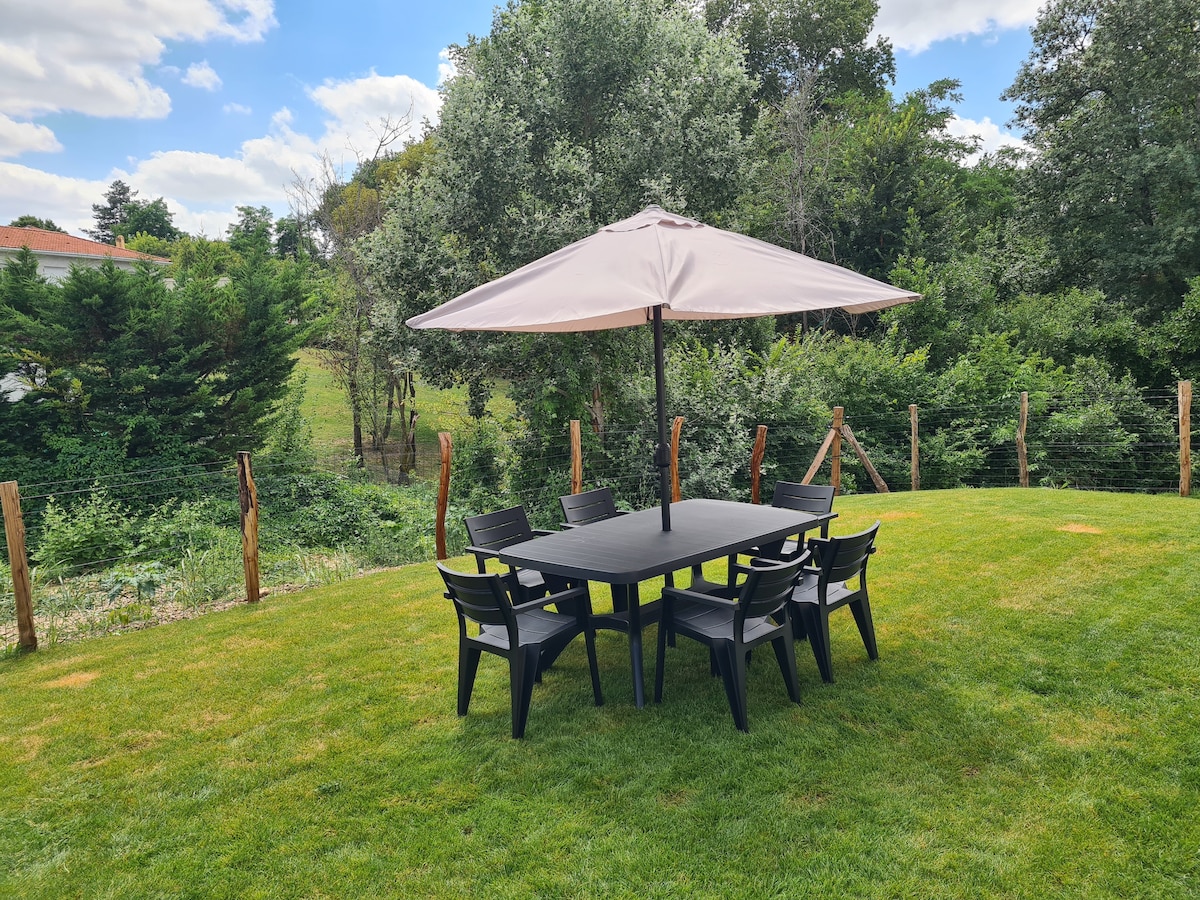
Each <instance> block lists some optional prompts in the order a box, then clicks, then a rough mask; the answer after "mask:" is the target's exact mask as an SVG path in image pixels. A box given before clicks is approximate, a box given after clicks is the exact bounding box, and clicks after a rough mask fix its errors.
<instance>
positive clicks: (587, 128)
mask: <svg viewBox="0 0 1200 900" xmlns="http://www.w3.org/2000/svg"><path fill="white" fill-rule="evenodd" d="M452 53H453V56H454V59H455V62H456V65H457V68H458V73H459V74H458V76H457V77H456V78H454V79H453V80H452V81H450V82H449V83H448V84H447V86H446V88H445V89H444V100H445V102H444V104H443V106H442V110H441V118H440V123H439V125H438V126H437V128H436V130H435V131H434V132H433V141H434V149H433V152H432V153H431V154H429V155H428V157H423V158H422V165H421V167H420V170H419V173H418V174H417V175H416V176H415V177H413V176H412V174H411V173H407V176H408V180H407V181H406V182H405V184H406V187H404V188H397V189H396V190H394V191H393V193H392V213H391V214H390V215H389V216H388V217H387V218H386V219H385V221H384V224H383V227H382V228H381V229H380V230H379V231H378V232H376V234H375V235H374V236H372V238H371V239H370V240H369V241H367V242H366V246H365V248H364V255H365V258H366V259H367V261H368V265H369V267H370V270H371V272H372V276H373V278H374V279H375V281H376V283H377V284H379V285H380V286H381V287H382V288H383V290H384V291H385V292H386V293H385V296H386V298H387V302H388V304H389V305H390V306H391V307H392V310H393V311H392V312H391V313H390V319H391V320H392V321H396V322H400V321H403V319H404V318H405V317H406V316H407V315H411V314H414V313H416V312H420V311H422V310H423V309H428V308H430V307H431V306H434V305H436V303H437V302H440V301H441V300H445V299H449V298H450V297H451V296H453V295H454V293H457V292H459V291H460V290H465V289H467V288H470V287H473V286H474V285H476V284H479V283H482V282H484V281H487V280H489V279H491V278H493V277H495V276H497V275H501V274H504V273H505V272H508V271H511V270H512V269H514V268H516V267H518V266H520V265H523V264H524V263H527V262H529V261H531V260H533V259H536V258H537V257H539V256H542V255H544V254H546V253H548V252H551V251H553V250H556V249H558V248H559V247H562V246H563V245H565V244H567V243H570V242H571V241H573V240H577V239H579V238H581V237H583V236H585V235H587V234H590V233H592V232H594V231H595V230H596V229H597V228H598V227H600V226H601V225H602V224H604V223H606V222H609V221H612V220H614V219H619V218H621V217H624V216H628V215H631V214H633V213H634V212H637V211H638V210H640V209H641V208H643V207H645V206H646V205H648V204H650V203H658V204H660V205H662V206H664V207H667V208H669V209H672V210H675V211H679V212H683V213H685V214H687V215H691V216H694V217H697V218H700V219H704V220H707V221H710V222H717V221H721V220H722V216H724V215H726V214H727V213H728V210H729V209H730V208H731V206H732V204H733V201H734V200H735V198H736V197H737V196H738V193H739V192H740V191H741V189H742V187H743V185H744V183H745V181H744V179H745V177H746V173H747V163H748V153H749V145H748V141H747V140H746V139H745V138H744V137H743V135H742V133H741V116H742V111H743V109H744V108H745V104H746V103H747V101H748V100H749V98H750V96H751V93H752V91H753V82H752V81H751V80H750V79H749V78H748V77H747V75H746V73H745V70H744V68H743V66H742V54H741V51H740V49H739V48H738V46H737V44H736V42H735V41H734V40H733V39H732V38H731V37H728V36H724V35H714V34H712V33H710V32H709V31H708V29H707V28H706V27H705V25H704V23H703V22H702V21H700V20H699V19H698V18H696V17H695V16H693V15H691V14H690V13H689V12H688V11H687V10H686V9H684V8H683V6H682V5H679V4H671V3H662V2H659V0H631V2H628V0H545V2H526V3H520V4H517V3H510V4H509V6H508V7H506V8H504V9H501V10H499V11H498V12H497V13H496V16H495V19H494V21H493V26H492V30H491V32H490V34H488V35H487V36H486V37H483V38H478V39H473V40H471V41H470V42H469V43H468V44H467V45H466V46H463V47H457V48H454V49H453V50H452ZM396 248H402V250H401V251H400V252H398V251H397V250H396ZM404 260H417V261H419V262H420V264H419V265H418V267H417V268H416V269H415V270H412V271H408V272H406V271H403V269H402V268H401V265H402V261H404ZM414 271H415V272H419V273H422V276H423V277H422V279H421V280H419V281H416V280H414V278H413V277H412V276H413V272H414ZM397 336H398V338H399V339H400V340H403V341H405V342H407V343H408V345H411V344H412V343H413V342H414V339H412V338H410V337H409V336H407V335H404V334H403V333H402V332H401V331H400V330H399V329H398V330H397ZM418 340H419V339H418ZM432 340H436V339H432ZM646 341H647V336H646V335H644V334H641V333H637V332H632V333H627V334H622V335H620V336H618V337H614V336H612V335H603V334H598V335H594V336H587V337H578V338H573V339H570V340H568V341H564V340H562V339H548V338H544V337H541V336H529V337H516V338H512V339H511V340H510V339H499V340H496V341H489V340H488V339H486V338H481V337H480V336H476V335H463V336H461V337H457V338H454V339H452V340H448V341H446V342H441V343H439V344H438V348H439V352H437V353H436V354H435V353H427V354H425V355H423V358H422V374H430V370H431V369H434V370H440V371H442V372H447V371H450V370H454V371H457V372H458V373H459V374H464V375H466V376H467V377H468V378H470V379H471V380H473V381H475V382H476V390H475V392H474V396H475V397H476V398H477V400H478V398H480V397H481V396H485V393H484V392H483V391H482V390H481V389H480V383H479V380H480V379H481V378H486V377H488V376H497V377H501V376H502V377H512V378H515V379H518V380H521V381H526V382H528V385H517V386H516V387H515V388H514V390H515V392H516V393H518V394H520V395H521V396H522V397H524V398H526V399H527V405H526V409H527V410H531V411H533V412H538V414H539V415H540V414H542V413H547V415H548V416H549V417H550V418H551V419H557V418H559V417H562V418H570V417H572V416H575V417H578V416H580V415H585V416H586V415H588V414H590V415H591V417H592V419H593V423H594V424H596V425H597V427H602V426H603V423H605V422H609V421H612V420H613V418H614V416H618V417H619V414H618V413H617V412H616V408H617V407H618V406H619V404H620V402H621V400H620V398H622V397H626V396H628V395H629V394H630V393H633V391H632V390H631V385H630V379H629V377H628V372H629V371H630V369H631V368H636V364H637V362H638V361H639V360H640V358H641V356H642V355H644V354H645V353H646V351H647V350H648V344H647V343H646ZM489 346H491V347H493V348H494V350H492V351H489V350H488V349H487V348H488V347H489ZM630 348H632V350H631V349H630ZM615 354H619V355H615ZM630 354H632V356H633V358H630ZM482 358H487V359H488V360H490V363H489V364H487V365H484V364H481V363H480V359H482ZM617 360H619V362H615V361H617ZM641 399H644V398H641ZM631 402H632V401H631ZM638 402H640V399H639V400H638ZM481 406H482V404H481V403H478V402H477V404H476V409H480V408H481ZM539 411H540V412H539ZM547 411H549V412H547ZM581 411H587V412H581Z"/></svg>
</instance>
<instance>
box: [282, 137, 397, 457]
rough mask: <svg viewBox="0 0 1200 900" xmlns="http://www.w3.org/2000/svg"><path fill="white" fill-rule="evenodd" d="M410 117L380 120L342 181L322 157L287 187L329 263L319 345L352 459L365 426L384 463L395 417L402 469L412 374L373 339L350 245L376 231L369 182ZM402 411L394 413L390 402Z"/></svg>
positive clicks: (366, 291)
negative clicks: (345, 410)
mask: <svg viewBox="0 0 1200 900" xmlns="http://www.w3.org/2000/svg"><path fill="white" fill-rule="evenodd" d="M409 124H410V122H409V119H407V118H403V119H399V120H393V119H391V118H385V119H383V120H382V121H381V122H380V123H379V126H378V128H377V129H376V138H377V142H376V146H375V148H374V150H373V152H372V153H370V154H369V155H360V156H359V158H358V164H357V166H356V168H355V171H354V174H353V175H352V177H351V178H350V180H349V181H348V182H343V181H342V177H341V172H340V169H339V167H338V166H336V165H335V164H334V162H333V160H332V159H330V158H329V157H328V156H326V157H325V158H324V160H323V165H322V171H321V174H320V175H319V176H318V177H317V178H314V179H311V180H308V181H305V180H301V179H297V181H296V182H294V183H293V185H292V206H293V211H294V218H295V221H296V223H297V238H298V239H299V232H300V229H299V223H305V224H306V225H308V226H310V227H309V228H308V230H307V234H306V236H305V237H304V242H305V243H307V244H309V245H310V246H314V247H316V250H317V255H318V256H319V257H321V258H323V259H325V260H327V263H328V267H329V271H328V272H327V273H326V277H325V278H324V279H323V280H322V287H323V295H324V298H325V300H326V309H325V316H324V319H323V321H322V323H321V327H320V328H319V329H318V335H319V336H318V338H317V342H316V343H317V348H318V350H319V352H320V353H321V355H322V358H323V360H324V362H325V363H326V364H327V365H328V366H329V368H330V369H331V370H332V372H333V373H334V376H335V377H336V378H337V379H338V381H339V382H340V384H341V386H342V388H343V390H345V392H346V397H347V399H348V401H349V404H350V413H351V435H352V440H353V453H354V458H355V459H356V460H357V462H358V465H359V466H362V465H364V464H365V458H366V445H365V442H364V435H365V433H366V432H365V431H364V425H366V428H367V430H368V431H369V433H370V435H371V449H372V450H374V451H376V452H378V453H379V455H380V459H381V461H382V462H383V464H384V468H385V470H386V469H387V466H388V461H387V456H386V452H385V445H386V443H387V441H388V439H389V438H390V437H391V429H392V426H393V424H394V423H396V422H398V423H399V425H400V431H401V433H402V434H401V445H402V446H403V447H404V448H406V449H405V450H404V452H403V455H402V459H401V464H400V468H401V470H404V471H406V470H408V469H410V468H411V466H412V459H411V453H410V452H409V450H408V448H409V447H410V437H411V434H412V431H411V430H412V428H413V427H414V426H415V412H413V411H412V410H411V409H410V408H409V406H408V404H409V401H410V400H411V395H412V392H413V384H414V380H413V375H412V372H411V365H410V364H409V361H408V360H407V357H406V356H404V355H403V354H401V355H400V356H399V357H396V356H393V355H392V354H390V353H389V350H388V348H387V347H386V346H384V345H383V344H382V343H381V342H380V341H378V340H377V339H376V334H375V330H374V327H373V325H372V321H371V316H372V311H373V309H374V306H375V300H376V295H375V293H374V292H373V291H372V289H371V285H370V284H369V277H368V274H367V272H366V269H365V268H364V267H363V265H362V262H361V260H360V254H359V251H358V248H357V246H356V242H357V241H358V240H359V239H360V238H362V237H363V236H364V235H366V234H368V233H370V232H371V231H372V230H374V229H375V228H376V227H377V226H378V225H379V223H380V221H381V218H382V216H383V207H382V204H381V202H380V193H379V190H378V189H377V188H375V187H372V186H371V183H373V182H375V181H376V179H377V176H378V173H379V165H380V161H381V160H384V159H386V158H387V156H388V147H389V146H390V145H391V144H392V143H393V142H395V141H396V140H398V139H399V138H400V136H401V135H403V134H404V133H405V132H406V131H407V129H408V127H409ZM397 401H399V405H400V406H401V408H402V411H401V415H400V416H399V417H398V419H397V417H396V416H395V407H396V403H397Z"/></svg>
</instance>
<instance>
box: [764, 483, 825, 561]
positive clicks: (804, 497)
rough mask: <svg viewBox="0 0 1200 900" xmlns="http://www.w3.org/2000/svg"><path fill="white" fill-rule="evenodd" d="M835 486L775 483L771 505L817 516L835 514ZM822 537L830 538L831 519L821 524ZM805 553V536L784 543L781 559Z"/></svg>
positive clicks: (792, 557) (801, 535)
mask: <svg viewBox="0 0 1200 900" xmlns="http://www.w3.org/2000/svg"><path fill="white" fill-rule="evenodd" d="M833 495H834V489H833V485H829V484H800V483H799V482H798V481H777V482H775V494H774V495H773V496H772V497H771V505H772V506H775V507H778V508H780V509H797V510H800V511H801V512H808V513H812V514H813V515H815V516H822V515H827V514H828V513H831V512H833ZM821 537H829V519H825V520H824V521H823V522H821ZM803 552H804V534H803V533H801V534H799V535H797V536H796V537H795V538H789V539H788V540H786V541H784V542H783V549H782V550H781V551H780V553H779V559H795V558H796V557H797V556H799V555H800V554H801V553H803Z"/></svg>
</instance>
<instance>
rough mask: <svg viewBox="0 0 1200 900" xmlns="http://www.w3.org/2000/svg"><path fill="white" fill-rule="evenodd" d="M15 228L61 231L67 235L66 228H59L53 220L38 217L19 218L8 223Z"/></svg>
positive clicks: (25, 216)
mask: <svg viewBox="0 0 1200 900" xmlns="http://www.w3.org/2000/svg"><path fill="white" fill-rule="evenodd" d="M8 224H9V225H11V226H13V227H14V228H41V229H42V230H44V231H59V232H62V233H63V234H66V233H67V232H66V229H65V228H59V227H58V226H57V225H55V224H54V221H53V220H52V219H39V218H38V217H37V216H30V215H24V216H17V217H16V218H15V219H13V220H12V221H11V222H9V223H8Z"/></svg>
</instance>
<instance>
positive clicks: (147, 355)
mask: <svg viewBox="0 0 1200 900" xmlns="http://www.w3.org/2000/svg"><path fill="white" fill-rule="evenodd" d="M18 262H19V261H18ZM27 276H28V273H27V272H26V273H24V274H23V275H22V274H21V273H18V272H16V271H14V272H13V273H12V274H11V276H10V273H9V272H7V271H6V275H5V278H4V279H2V280H0V333H4V334H17V335H19V336H20V339H21V347H20V349H19V350H18V349H17V348H14V347H0V369H3V370H4V371H6V372H12V371H22V372H23V373H24V374H25V375H26V382H27V385H28V387H29V388H30V390H29V392H28V393H26V394H25V395H24V396H23V397H21V398H20V399H19V400H17V401H16V402H9V403H4V404H0V447H3V452H4V454H5V457H6V459H8V458H11V460H12V462H13V464H14V465H15V466H17V467H18V468H20V467H23V466H24V467H30V466H41V467H44V468H43V469H42V473H43V476H44V477H46V478H47V479H49V480H53V479H54V478H55V477H56V473H58V472H59V471H60V470H59V469H58V468H56V467H57V466H58V465H59V459H60V456H61V455H62V453H63V449H64V448H66V447H71V448H75V450H74V451H72V452H73V454H74V458H75V459H76V460H77V461H79V462H78V464H79V465H80V466H82V467H84V468H85V471H84V474H100V473H101V472H102V470H103V467H105V466H113V467H119V466H121V465H123V464H124V463H125V461H128V460H134V459H136V460H146V459H155V460H158V461H162V462H163V463H164V464H169V463H171V462H184V461H187V462H208V461H212V460H217V459H228V458H229V457H230V456H231V455H232V454H233V452H234V451H236V450H244V449H254V448H256V447H257V446H260V445H261V443H262V440H263V437H264V434H263V431H262V429H261V428H260V427H259V423H260V422H261V421H262V420H263V418H264V417H265V416H266V415H267V414H268V413H269V412H270V411H271V409H272V407H273V405H274V403H275V401H277V400H278V399H279V398H280V397H281V396H282V395H283V392H284V390H285V388H286V382H287V378H288V375H289V374H290V371H291V368H292V365H293V361H292V359H291V354H292V352H293V351H294V349H295V347H296V343H297V340H296V338H297V331H296V329H295V328H294V327H293V326H291V325H290V324H289V323H288V321H287V316H286V308H287V305H288V302H289V300H288V298H287V297H285V296H284V289H283V283H282V282H280V281H279V280H278V279H276V278H275V277H274V274H273V272H272V271H271V270H270V269H268V268H265V267H254V266H248V265H242V266H239V267H237V268H235V269H234V270H232V272H231V273H230V276H229V280H228V283H225V284H223V285H222V284H220V283H218V282H217V281H216V280H215V279H212V278H203V277H193V276H192V274H191V273H190V272H188V271H183V272H181V273H180V274H179V279H180V280H179V281H178V284H177V287H176V288H175V289H174V290H169V289H168V288H167V286H166V284H165V283H164V279H163V274H162V272H161V270H159V269H157V268H156V267H153V266H149V265H146V266H142V267H139V268H138V269H137V270H136V271H134V272H126V271H122V270H120V269H117V268H116V267H115V266H114V265H113V263H112V262H111V260H110V261H106V262H105V263H104V264H103V265H101V266H99V267H95V268H92V267H84V266H77V267H74V268H73V269H72V270H71V273H70V275H69V276H68V277H67V278H66V280H64V281H63V282H62V283H61V284H59V285H46V286H43V288H42V290H43V291H44V293H43V295H42V297H41V298H40V302H38V303H37V305H36V306H34V307H32V308H30V305H29V304H28V303H25V302H22V300H21V293H20V290H21V289H22V287H23V288H24V289H28V287H30V285H29V278H28V277H27ZM114 470H115V468H114ZM76 474H78V473H76ZM104 474H109V473H104Z"/></svg>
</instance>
